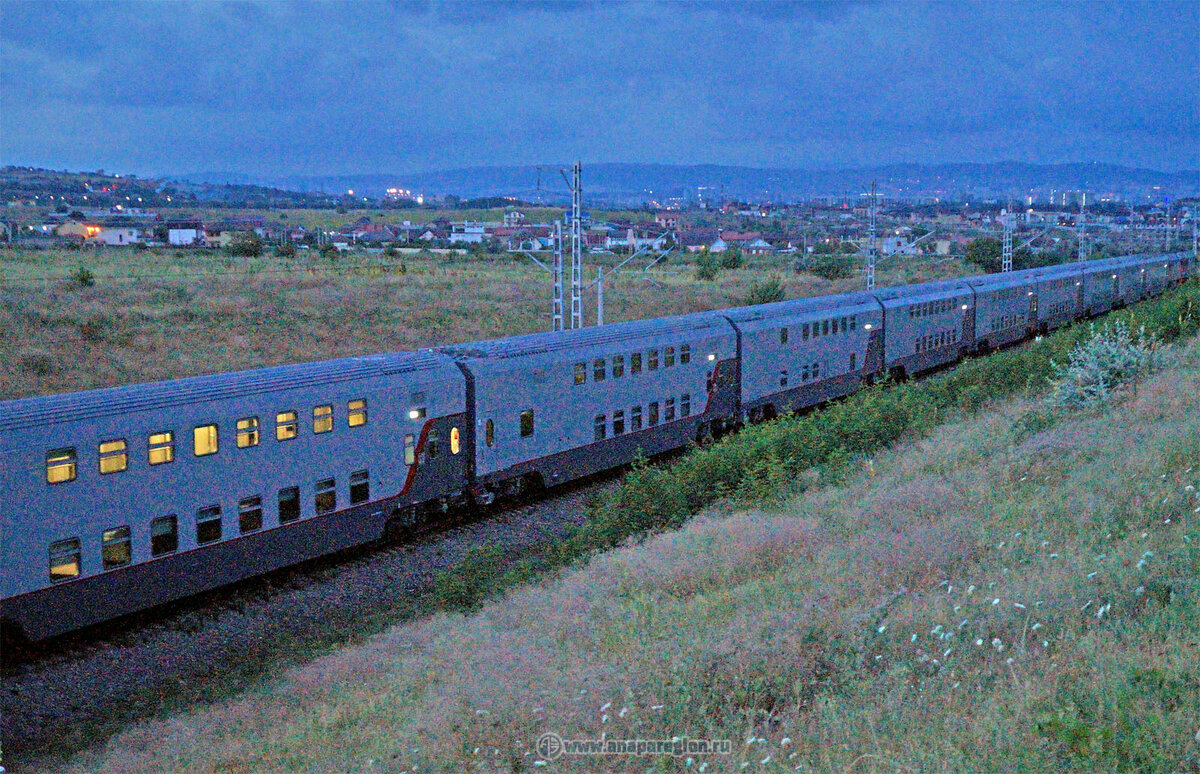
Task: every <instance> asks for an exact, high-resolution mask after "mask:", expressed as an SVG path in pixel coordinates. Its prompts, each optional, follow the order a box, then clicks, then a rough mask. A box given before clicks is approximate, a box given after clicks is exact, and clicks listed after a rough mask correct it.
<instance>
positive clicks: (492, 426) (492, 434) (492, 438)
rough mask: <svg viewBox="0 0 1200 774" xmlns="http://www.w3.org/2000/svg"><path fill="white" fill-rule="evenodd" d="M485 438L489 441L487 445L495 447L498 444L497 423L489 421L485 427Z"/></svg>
mask: <svg viewBox="0 0 1200 774" xmlns="http://www.w3.org/2000/svg"><path fill="white" fill-rule="evenodd" d="M483 434H484V437H485V438H486V439H487V445H488V446H493V445H495V443H496V423H495V422H493V421H492V420H490V419H489V420H488V421H487V423H486V424H485V425H484V433H483Z"/></svg>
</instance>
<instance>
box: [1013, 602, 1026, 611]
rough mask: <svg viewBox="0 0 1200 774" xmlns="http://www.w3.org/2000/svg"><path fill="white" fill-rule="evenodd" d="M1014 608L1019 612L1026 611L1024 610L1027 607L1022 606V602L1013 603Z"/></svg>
mask: <svg viewBox="0 0 1200 774" xmlns="http://www.w3.org/2000/svg"><path fill="white" fill-rule="evenodd" d="M1013 607H1015V608H1017V609H1018V610H1024V609H1025V606H1024V605H1022V604H1021V603H1020V602H1013Z"/></svg>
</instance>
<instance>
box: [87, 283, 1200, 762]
mask: <svg viewBox="0 0 1200 774" xmlns="http://www.w3.org/2000/svg"><path fill="white" fill-rule="evenodd" d="M1197 293H1198V290H1197V287H1196V285H1195V284H1193V285H1192V286H1190V287H1189V288H1188V289H1186V290H1185V291H1183V292H1182V293H1178V294H1175V295H1173V296H1172V297H1171V298H1169V299H1167V300H1165V301H1163V302H1154V303H1152V304H1151V305H1149V306H1147V307H1145V308H1143V309H1141V310H1138V311H1137V312H1135V315H1138V316H1139V317H1140V319H1142V320H1143V321H1145V322H1147V323H1148V324H1149V325H1151V327H1153V328H1154V329H1156V330H1157V331H1158V332H1159V333H1160V335H1162V336H1164V337H1165V338H1173V337H1175V336H1178V335H1179V334H1181V333H1189V334H1194V332H1195V330H1196V324H1197V319H1196V314H1195V312H1196V308H1195V306H1194V301H1195V296H1196V295H1197ZM1189 303H1190V304H1193V305H1189ZM1086 335H1087V329H1086V328H1082V329H1080V328H1077V329H1074V330H1071V331H1065V332H1063V333H1061V334H1059V335H1057V336H1054V337H1050V338H1048V339H1046V340H1045V341H1044V342H1042V343H1041V344H1039V345H1038V346H1035V347H1031V348H1029V349H1028V350H1022V351H1020V352H1010V353H1006V354H1005V355H1001V356H998V357H997V358H993V359H986V360H981V361H977V362H976V363H973V364H970V365H969V366H967V367H965V368H963V369H959V371H957V372H955V374H952V375H950V376H948V377H942V378H939V379H935V380H931V381H929V382H925V383H922V384H921V385H915V386H906V387H903V388H898V389H889V388H884V389H880V390H874V391H872V392H871V393H869V394H866V395H862V396H859V397H858V398H855V399H852V400H851V401H847V402H845V403H842V404H839V405H838V406H837V407H834V408H833V409H830V410H828V411H825V412H820V413H817V414H812V415H809V417H806V418H803V419H799V420H792V421H791V422H792V424H790V425H789V422H782V423H774V424H772V425H770V426H767V427H764V428H759V429H755V430H751V431H748V432H746V433H743V434H742V435H740V436H738V437H737V439H734V440H731V441H729V442H728V444H729V445H730V446H737V445H740V446H739V448H740V449H741V450H742V451H743V453H745V452H747V450H752V449H753V450H757V451H758V452H759V453H761V454H762V455H764V456H765V457H766V458H767V459H766V460H765V461H764V462H763V464H762V465H758V466H755V465H753V464H747V465H745V466H744V470H743V473H742V474H740V476H734V474H732V473H729V472H724V473H722V472H721V471H719V470H717V471H715V472H711V471H710V473H709V475H713V476H722V475H725V476H728V477H729V480H731V481H734V480H736V481H737V482H739V483H738V485H737V486H728V485H721V486H713V487H711V489H713V490H715V491H710V492H708V493H707V494H705V495H704V496H703V497H699V496H698V499H703V500H706V501H708V502H709V503H710V506H709V507H708V509H707V510H706V511H705V512H704V513H703V514H702V515H700V516H699V517H698V518H694V519H691V520H688V521H685V518H686V515H678V514H686V512H688V510H689V508H690V505H688V504H687V503H684V504H681V505H679V506H678V511H675V510H671V508H669V507H664V506H662V504H661V502H658V501H653V502H652V501H651V499H650V495H651V494H652V493H654V492H658V493H660V494H661V497H660V498H659V499H660V500H665V501H672V500H675V499H677V498H678V497H680V496H684V499H685V500H686V499H687V498H686V490H679V491H683V492H684V493H685V494H684V495H680V494H679V492H677V491H675V490H674V489H673V488H674V487H680V486H682V483H681V482H683V483H686V482H687V481H692V482H693V483H694V482H695V481H698V480H699V479H698V478H695V477H696V476H698V475H699V474H698V473H697V472H696V470H695V466H693V467H689V466H688V463H687V461H686V460H685V461H684V462H683V463H681V464H680V465H678V466H676V468H675V469H673V470H672V471H669V472H666V473H662V474H656V475H658V477H657V478H656V477H654V476H651V475H650V474H643V475H641V476H637V475H635V476H634V477H633V479H632V480H631V481H630V482H628V483H627V485H626V487H625V489H626V491H625V493H624V494H623V495H621V496H620V497H619V498H618V499H617V500H614V501H609V502H605V503H602V504H601V505H600V506H599V507H598V511H597V519H596V523H598V524H601V525H602V526H603V525H607V528H608V529H610V530H612V532H611V533H605V534H611V535H612V536H613V542H619V541H618V540H617V534H618V533H619V531H620V530H621V529H624V530H625V532H626V533H630V532H634V533H636V532H637V531H638V529H639V528H644V527H654V526H655V523H656V520H657V519H665V520H666V521H671V520H675V521H677V522H678V523H679V524H681V525H682V526H680V527H679V528H678V529H675V530H672V531H665V532H658V533H655V534H652V535H651V536H649V537H648V538H647V539H645V540H644V541H642V542H640V543H637V544H624V545H621V546H620V547H619V548H617V549H615V550H613V551H610V552H608V553H604V554H597V555H594V556H593V557H592V558H591V560H590V561H589V562H587V563H586V564H583V565H580V564H576V565H575V566H573V567H571V568H569V569H566V570H564V571H562V572H561V573H560V574H558V575H556V576H554V577H550V578H547V579H545V580H544V581H542V582H541V583H539V584H537V585H528V586H522V587H518V588H513V589H510V590H509V591H508V593H507V594H506V595H504V596H503V597H502V598H500V599H497V600H494V601H491V602H487V603H485V604H483V605H482V606H481V607H478V608H477V609H475V610H474V611H473V612H470V613H468V614H440V615H437V616H434V617H432V618H429V619H427V620H424V621H420V622H414V623H412V624H406V625H403V626H399V627H396V628H395V629H393V630H391V631H390V632H388V633H387V634H385V635H382V636H380V637H378V638H375V639H374V640H372V641H371V642H369V643H368V644H366V645H364V646H361V647H355V648H350V649H346V650H344V651H341V652H339V653H337V654H334V655H331V656H328V657H326V658H322V659H320V660H318V661H316V662H314V663H312V664H308V665H304V666H300V667H297V668H296V669H294V670H291V671H290V672H288V673H286V674H284V675H281V676H279V677H278V679H276V680H273V681H270V682H267V683H264V684H261V685H259V686H257V687H255V688H253V689H252V690H249V691H248V692H247V693H246V694H244V695H243V696H241V697H238V698H237V699H235V700H232V701H229V702H226V703H223V704H218V705H215V706H211V707H207V708H201V709H198V710H196V711H195V712H193V713H191V714H188V715H183V716H178V717H172V718H167V719H164V720H163V721H161V722H156V723H149V724H145V725H141V726H137V727H134V728H132V729H130V730H128V731H127V732H126V733H124V734H122V735H120V736H118V737H116V738H115V739H113V740H112V741H111V743H110V744H109V745H108V746H107V747H106V748H105V749H103V750H99V751H95V752H94V753H92V754H89V755H86V756H83V757H81V758H79V759H78V760H77V761H76V762H75V764H74V765H73V766H72V767H70V770H73V771H111V772H117V771H120V772H130V771H159V770H170V771H222V772H235V771H247V772H249V771H264V770H266V771H282V770H309V771H389V772H401V771H531V770H536V769H538V768H541V767H540V766H538V765H537V764H538V757H537V755H536V754H535V753H534V744H535V741H536V740H537V739H538V737H539V736H540V735H541V734H542V733H544V732H547V731H553V732H556V733H558V734H560V735H562V736H564V737H568V738H596V737H599V736H600V735H601V734H607V735H608V737H609V738H652V739H658V738H671V737H674V736H686V737H689V738H716V739H730V740H732V741H733V753H732V754H731V755H728V756H723V755H714V756H703V757H697V758H696V759H695V760H693V761H687V760H685V759H684V757H682V756H681V757H680V758H678V759H672V758H669V757H648V758H642V759H632V758H625V757H606V758H596V757H592V758H574V759H560V760H559V761H556V762H555V763H553V764H551V765H550V766H549V767H547V770H557V769H562V770H572V771H592V770H598V769H603V770H614V771H617V770H619V771H625V770H630V769H637V770H651V771H658V770H677V769H678V770H684V769H688V770H705V771H717V770H732V771H741V770H748V771H797V770H798V771H831V772H832V771H836V772H845V771H854V772H896V771H946V772H978V771H1080V772H1082V771H1087V772H1092V771H1096V772H1099V771H1105V772H1107V771H1143V772H1164V771H1196V770H1197V768H1198V767H1200V751H1198V745H1200V739H1197V734H1198V733H1200V720H1198V719H1200V666H1198V665H1200V581H1197V574H1198V571H1200V499H1198V498H1197V493H1196V487H1197V485H1198V484H1200V345H1198V344H1197V342H1196V340H1195V339H1181V340H1180V341H1181V343H1180V344H1178V345H1177V346H1175V347H1163V348H1159V349H1158V350H1157V352H1156V353H1155V357H1156V359H1157V360H1158V362H1159V364H1160V365H1161V364H1166V367H1165V368H1163V369H1162V370H1160V371H1159V372H1158V373H1157V374H1156V375H1154V376H1152V377H1149V378H1147V379H1145V380H1144V381H1142V382H1141V383H1139V384H1137V386H1136V389H1131V390H1126V391H1125V392H1122V393H1120V394H1119V396H1118V397H1117V399H1116V400H1115V401H1113V402H1110V403H1108V404H1106V405H1105V406H1104V407H1102V408H1101V409H1098V410H1089V411H1066V410H1051V409H1049V408H1048V407H1047V403H1046V400H1045V397H1044V392H1045V381H1044V376H1045V373H1046V371H1047V369H1046V363H1047V362H1048V358H1049V354H1048V353H1053V354H1055V355H1056V356H1057V355H1059V354H1061V353H1062V351H1063V348H1064V347H1069V346H1070V343H1071V342H1072V341H1077V340H1079V339H1082V338H1084V337H1086ZM1039 364H1040V365H1039ZM989 384H993V385H995V390H994V391H995V392H999V393H1000V394H1005V393H1015V394H1014V397H1011V398H1008V399H1006V400H1002V401H999V402H991V401H987V400H985V399H984V397H983V392H984V391H983V390H982V389H981V388H982V387H986V386H987V385H989ZM855 401H862V402H859V403H855ZM889 401H893V402H889ZM864 406H865V407H870V406H874V407H875V408H876V410H879V411H883V410H884V409H886V410H887V412H890V413H888V414H886V417H890V418H891V419H890V421H891V425H896V426H898V427H899V428H900V430H899V431H898V435H897V437H898V443H896V444H895V445H894V446H892V447H891V448H885V447H884V444H889V443H891V441H892V440H893V439H892V437H890V436H889V435H888V433H889V432H890V430H886V429H885V430H882V431H880V436H879V437H878V438H877V439H875V440H874V441H873V442H871V443H870V444H867V443H859V446H858V447H857V449H856V450H855V451H853V453H852V452H850V451H847V449H854V448H855V447H854V443H852V442H851V440H847V439H848V438H851V439H852V434H851V435H847V434H843V435H841V436H839V435H838V433H841V432H843V431H844V430H846V429H847V428H850V427H851V426H850V425H849V424H848V422H849V420H848V419H847V418H846V416H845V412H848V411H852V410H854V409H855V408H856V407H857V408H858V409H859V410H861V409H862V408H863V407H864ZM839 412H842V414H839ZM839 416H841V417H842V418H841V419H838V417H839ZM830 417H832V419H831V418H830ZM886 417H885V418H886ZM879 419H880V417H874V418H873V420H874V421H872V423H871V424H870V426H872V427H874V426H876V425H878V424H879V422H878V420H879ZM838 422H841V423H842V424H838ZM806 423H807V424H806ZM822 423H825V424H822ZM891 425H888V426H889V427H890V426H891ZM810 426H811V427H817V428H821V429H822V435H821V436H820V437H825V436H828V435H832V436H834V440H833V441H830V442H829V443H827V444H826V447H827V448H826V449H825V452H824V453H818V452H815V451H811V450H810V448H809V447H810V446H812V445H813V441H814V439H815V438H816V437H815V436H812V437H808V438H809V440H808V441H806V442H805V443H804V444H800V443H799V442H798V441H797V439H798V438H799V439H803V438H805V436H803V435H802V434H803V433H804V432H811V430H810V431H805V430H804V428H805V427H810ZM863 426H864V427H865V426H867V425H863ZM789 428H790V430H789ZM789 432H790V435H789ZM786 438H790V439H791V443H792V444H793V446H794V450H796V451H797V454H798V455H800V456H793V457H787V456H786V455H783V454H782V453H779V449H781V448H783V446H782V444H783V441H784V440H785V439H786ZM838 439H840V440H838ZM860 440H862V439H860ZM772 444H774V445H772ZM839 444H840V445H839ZM720 448H722V445H718V446H717V447H713V450H710V451H706V452H704V453H702V454H715V453H716V452H717V450H719V449H720ZM839 449H840V450H841V451H838V450H839ZM805 454H807V455H809V456H803V455H805ZM706 459H707V460H708V462H709V463H710V464H709V467H710V468H711V467H713V464H714V461H715V460H718V459H720V458H718V457H708V458H706ZM802 460H807V461H809V462H811V461H813V460H817V464H816V466H815V467H810V466H809V465H808V464H807V463H806V462H802ZM754 471H759V472H754ZM688 476H691V477H692V478H690V479H689V478H687V477H688ZM747 482H748V483H747ZM639 498H640V499H639ZM638 502H640V503H641V505H637V503H638ZM637 512H646V513H649V515H647V516H645V517H644V520H643V522H639V523H637V524H633V525H630V524H627V523H624V524H623V523H620V520H619V519H618V518H617V516H619V515H620V514H622V513H624V514H626V515H628V514H630V513H637ZM606 514H607V515H606ZM660 526H661V525H660ZM593 529H596V527H593ZM593 537H595V536H593Z"/></svg>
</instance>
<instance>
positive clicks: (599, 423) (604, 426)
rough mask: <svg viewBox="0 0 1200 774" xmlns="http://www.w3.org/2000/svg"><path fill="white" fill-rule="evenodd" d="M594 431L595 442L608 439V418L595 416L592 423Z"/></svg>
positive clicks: (602, 415)
mask: <svg viewBox="0 0 1200 774" xmlns="http://www.w3.org/2000/svg"><path fill="white" fill-rule="evenodd" d="M593 425H594V426H595V429H596V440H597V441H603V440H604V439H605V438H607V437H608V416H607V415H605V414H597V415H596V420H595V422H594V423H593Z"/></svg>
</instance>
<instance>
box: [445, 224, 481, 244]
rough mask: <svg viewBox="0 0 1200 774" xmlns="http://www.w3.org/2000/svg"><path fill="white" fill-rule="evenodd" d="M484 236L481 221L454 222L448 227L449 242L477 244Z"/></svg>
mask: <svg viewBox="0 0 1200 774" xmlns="http://www.w3.org/2000/svg"><path fill="white" fill-rule="evenodd" d="M486 236H487V235H486V234H485V233H484V226H483V224H482V223H455V224H454V225H453V226H451V227H450V244H478V243H480V242H482V241H483V240H484V238H485V237H486Z"/></svg>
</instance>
